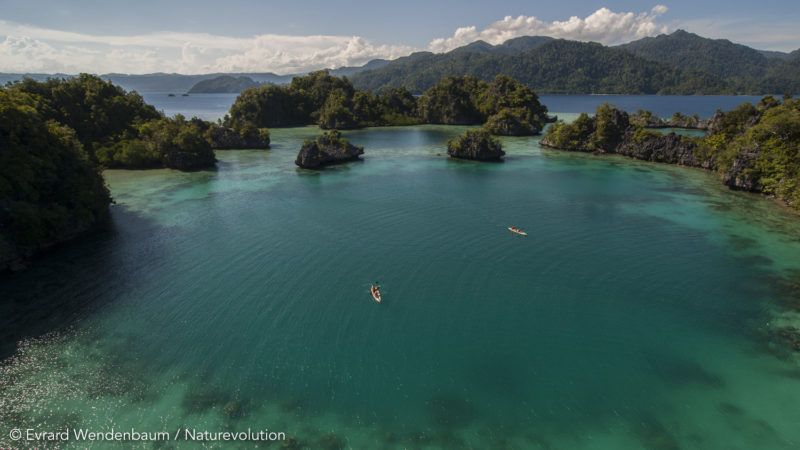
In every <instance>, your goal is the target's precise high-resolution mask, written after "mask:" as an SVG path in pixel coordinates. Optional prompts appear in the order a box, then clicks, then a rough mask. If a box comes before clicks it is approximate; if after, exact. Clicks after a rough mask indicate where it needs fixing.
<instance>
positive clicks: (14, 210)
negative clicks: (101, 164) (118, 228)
mask: <svg viewBox="0 0 800 450" xmlns="http://www.w3.org/2000/svg"><path fill="white" fill-rule="evenodd" d="M43 109H45V105H43V102H42V98H41V96H39V95H36V94H30V93H27V92H22V91H20V90H15V89H0V271H2V270H3V269H5V268H7V267H9V266H11V265H15V264H18V263H19V261H20V260H22V259H25V258H28V257H30V256H32V255H33V254H34V253H35V252H36V251H37V250H38V249H40V248H42V247H47V246H51V245H54V244H56V243H58V242H60V241H63V240H66V239H69V238H71V237H74V236H75V235H77V234H80V233H82V232H84V231H86V230H88V229H89V228H91V227H92V226H94V225H95V224H96V223H98V222H99V221H101V220H103V219H105V218H106V217H107V216H108V205H109V203H110V202H111V198H110V196H109V193H108V190H107V189H106V187H105V184H104V182H103V178H102V176H101V174H100V172H99V170H98V169H97V166H96V165H95V164H93V163H92V162H91V161H90V159H89V157H88V155H87V154H86V152H85V151H84V148H83V145H82V144H81V141H80V139H79V138H78V135H77V133H76V131H75V130H73V129H72V128H70V127H68V126H66V125H64V124H61V123H58V122H57V121H55V120H52V119H51V118H49V117H48V115H46V114H42V112H41V111H42V110H43ZM48 112H49V113H50V114H52V111H48Z"/></svg>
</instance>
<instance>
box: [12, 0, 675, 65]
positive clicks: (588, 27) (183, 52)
mask: <svg viewBox="0 0 800 450" xmlns="http://www.w3.org/2000/svg"><path fill="white" fill-rule="evenodd" d="M666 12H667V7H665V6H663V5H657V6H655V7H654V8H653V9H652V10H651V11H649V12H646V13H639V14H634V13H632V12H614V11H611V10H609V9H607V8H601V9H598V10H597V11H595V12H594V13H592V14H591V15H589V16H588V17H586V18H583V19H581V18H578V17H570V18H569V19H568V20H565V21H555V22H545V21H542V20H540V19H538V18H536V17H533V16H518V17H511V16H508V17H505V18H504V19H503V20H499V21H496V22H494V23H492V24H490V25H489V26H488V27H486V28H485V29H483V30H478V29H477V28H476V27H474V26H472V27H463V28H459V29H457V30H456V31H455V33H454V34H453V35H452V36H451V37H448V38H440V39H434V40H433V41H431V42H430V44H429V45H428V47H427V49H428V50H430V51H434V52H445V51H449V50H452V49H454V48H456V47H459V46H462V45H465V44H468V43H470V42H473V41H476V40H478V39H482V40H484V41H486V42H489V43H491V44H500V43H502V42H504V41H506V40H508V39H511V38H515V37H519V36H526V35H544V36H553V37H561V38H567V39H576V40H583V41H588V40H591V41H598V42H603V43H606V44H611V43H618V42H623V41H629V40H632V39H637V38H641V37H644V36H650V35H654V34H657V33H662V32H666V31H667V27H666V26H663V25H659V24H657V23H656V19H657V18H658V17H659V16H660V15H662V14H664V13H666ZM415 50H418V49H416V48H413V47H411V46H407V45H377V44H374V43H372V42H370V41H369V40H367V39H365V38H363V37H359V36H322V35H319V36H287V35H277V34H261V35H257V36H252V37H246V38H239V37H230V36H220V35H213V34H209V33H176V32H160V33H147V34H140V35H125V36H121V35H93V34H85V33H75V32H68V31H60V30H52V29H45V28H38V27H34V26H30V25H24V24H17V23H13V22H8V21H4V20H0V72H44V73H54V72H61V73H68V74H69V73H78V72H87V71H88V72H94V73H108V72H120V73H152V72H178V73H184V74H198V73H212V72H275V73H278V74H288V73H299V72H306V71H309V70H316V69H321V68H337V67H341V66H356V65H361V64H364V63H366V62H368V61H370V60H372V59H375V58H384V59H394V58H398V57H400V56H405V55H408V54H409V53H411V52H412V51H415Z"/></svg>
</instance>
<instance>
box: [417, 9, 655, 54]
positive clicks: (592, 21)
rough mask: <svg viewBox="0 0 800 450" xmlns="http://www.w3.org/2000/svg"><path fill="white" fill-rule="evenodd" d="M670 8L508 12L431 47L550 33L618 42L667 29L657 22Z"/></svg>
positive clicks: (440, 48)
mask: <svg viewBox="0 0 800 450" xmlns="http://www.w3.org/2000/svg"><path fill="white" fill-rule="evenodd" d="M667 10H668V8H667V7H666V6H664V5H656V6H655V7H654V8H653V9H651V10H650V11H649V12H644V13H640V14H634V13H632V12H614V11H611V10H610V9H608V8H600V9H598V10H597V11H595V12H594V13H592V14H591V15H589V16H588V17H586V18H585V19H581V18H579V17H576V16H572V17H570V18H569V20H565V21H554V22H545V21H543V20H540V19H538V18H536V17H534V16H518V17H511V16H506V17H505V18H503V20H498V21H496V22H493V23H491V24H490V25H489V26H487V27H486V28H484V29H483V30H478V29H477V27H474V26H471V27H462V28H459V29H457V30H456V32H455V33H454V34H453V36H451V37H448V38H439V39H434V40H433V41H431V43H430V44H429V45H428V50H430V51H432V52H446V51H450V50H452V49H454V48H457V47H461V46H462V45H466V44H469V43H470V42H474V41H477V40H479V39H480V40H483V41H486V42H488V43H490V44H493V45H497V44H501V43H503V42H505V41H507V40H509V39H512V38H515V37H520V36H551V37H556V38H564V39H573V40H578V41H595V42H602V43H604V44H617V43H622V42H627V41H631V40H634V39H639V38H643V37H646V36H652V35H655V34H659V33H666V32H667V31H668V27H667V26H665V25H659V24H657V23H656V19H657V18H658V17H659V16H661V15H663V14H665V13H666V12H667Z"/></svg>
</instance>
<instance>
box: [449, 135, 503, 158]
mask: <svg viewBox="0 0 800 450" xmlns="http://www.w3.org/2000/svg"><path fill="white" fill-rule="evenodd" d="M447 154H448V155H450V156H451V157H452V158H458V159H472V160H476V161H499V160H500V158H501V157H502V156H503V155H505V154H506V152H504V151H503V150H502V146H501V145H500V141H498V140H497V139H495V138H493V137H492V136H491V135H490V134H489V132H487V131H484V130H477V129H474V130H467V132H466V133H464V134H463V135H462V136H458V137H455V138H451V139H449V140H448V141H447Z"/></svg>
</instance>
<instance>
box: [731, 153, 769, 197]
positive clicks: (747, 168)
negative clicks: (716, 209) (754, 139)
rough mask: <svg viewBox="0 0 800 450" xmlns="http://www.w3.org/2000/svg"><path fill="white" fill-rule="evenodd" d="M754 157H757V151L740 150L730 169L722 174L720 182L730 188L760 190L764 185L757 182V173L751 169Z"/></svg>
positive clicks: (753, 165)
mask: <svg viewBox="0 0 800 450" xmlns="http://www.w3.org/2000/svg"><path fill="white" fill-rule="evenodd" d="M756 158H758V152H755V151H743V152H740V153H739V154H738V155H737V156H736V158H735V159H734V160H733V164H731V168H730V170H728V171H727V172H726V173H725V174H724V175H723V176H722V183H723V184H725V186H728V187H729V188H731V189H736V190H740V191H752V192H761V191H762V190H763V189H764V186H762V185H761V183H759V182H758V179H759V173H758V172H757V171H755V170H753V169H754V168H755V165H756Z"/></svg>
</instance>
